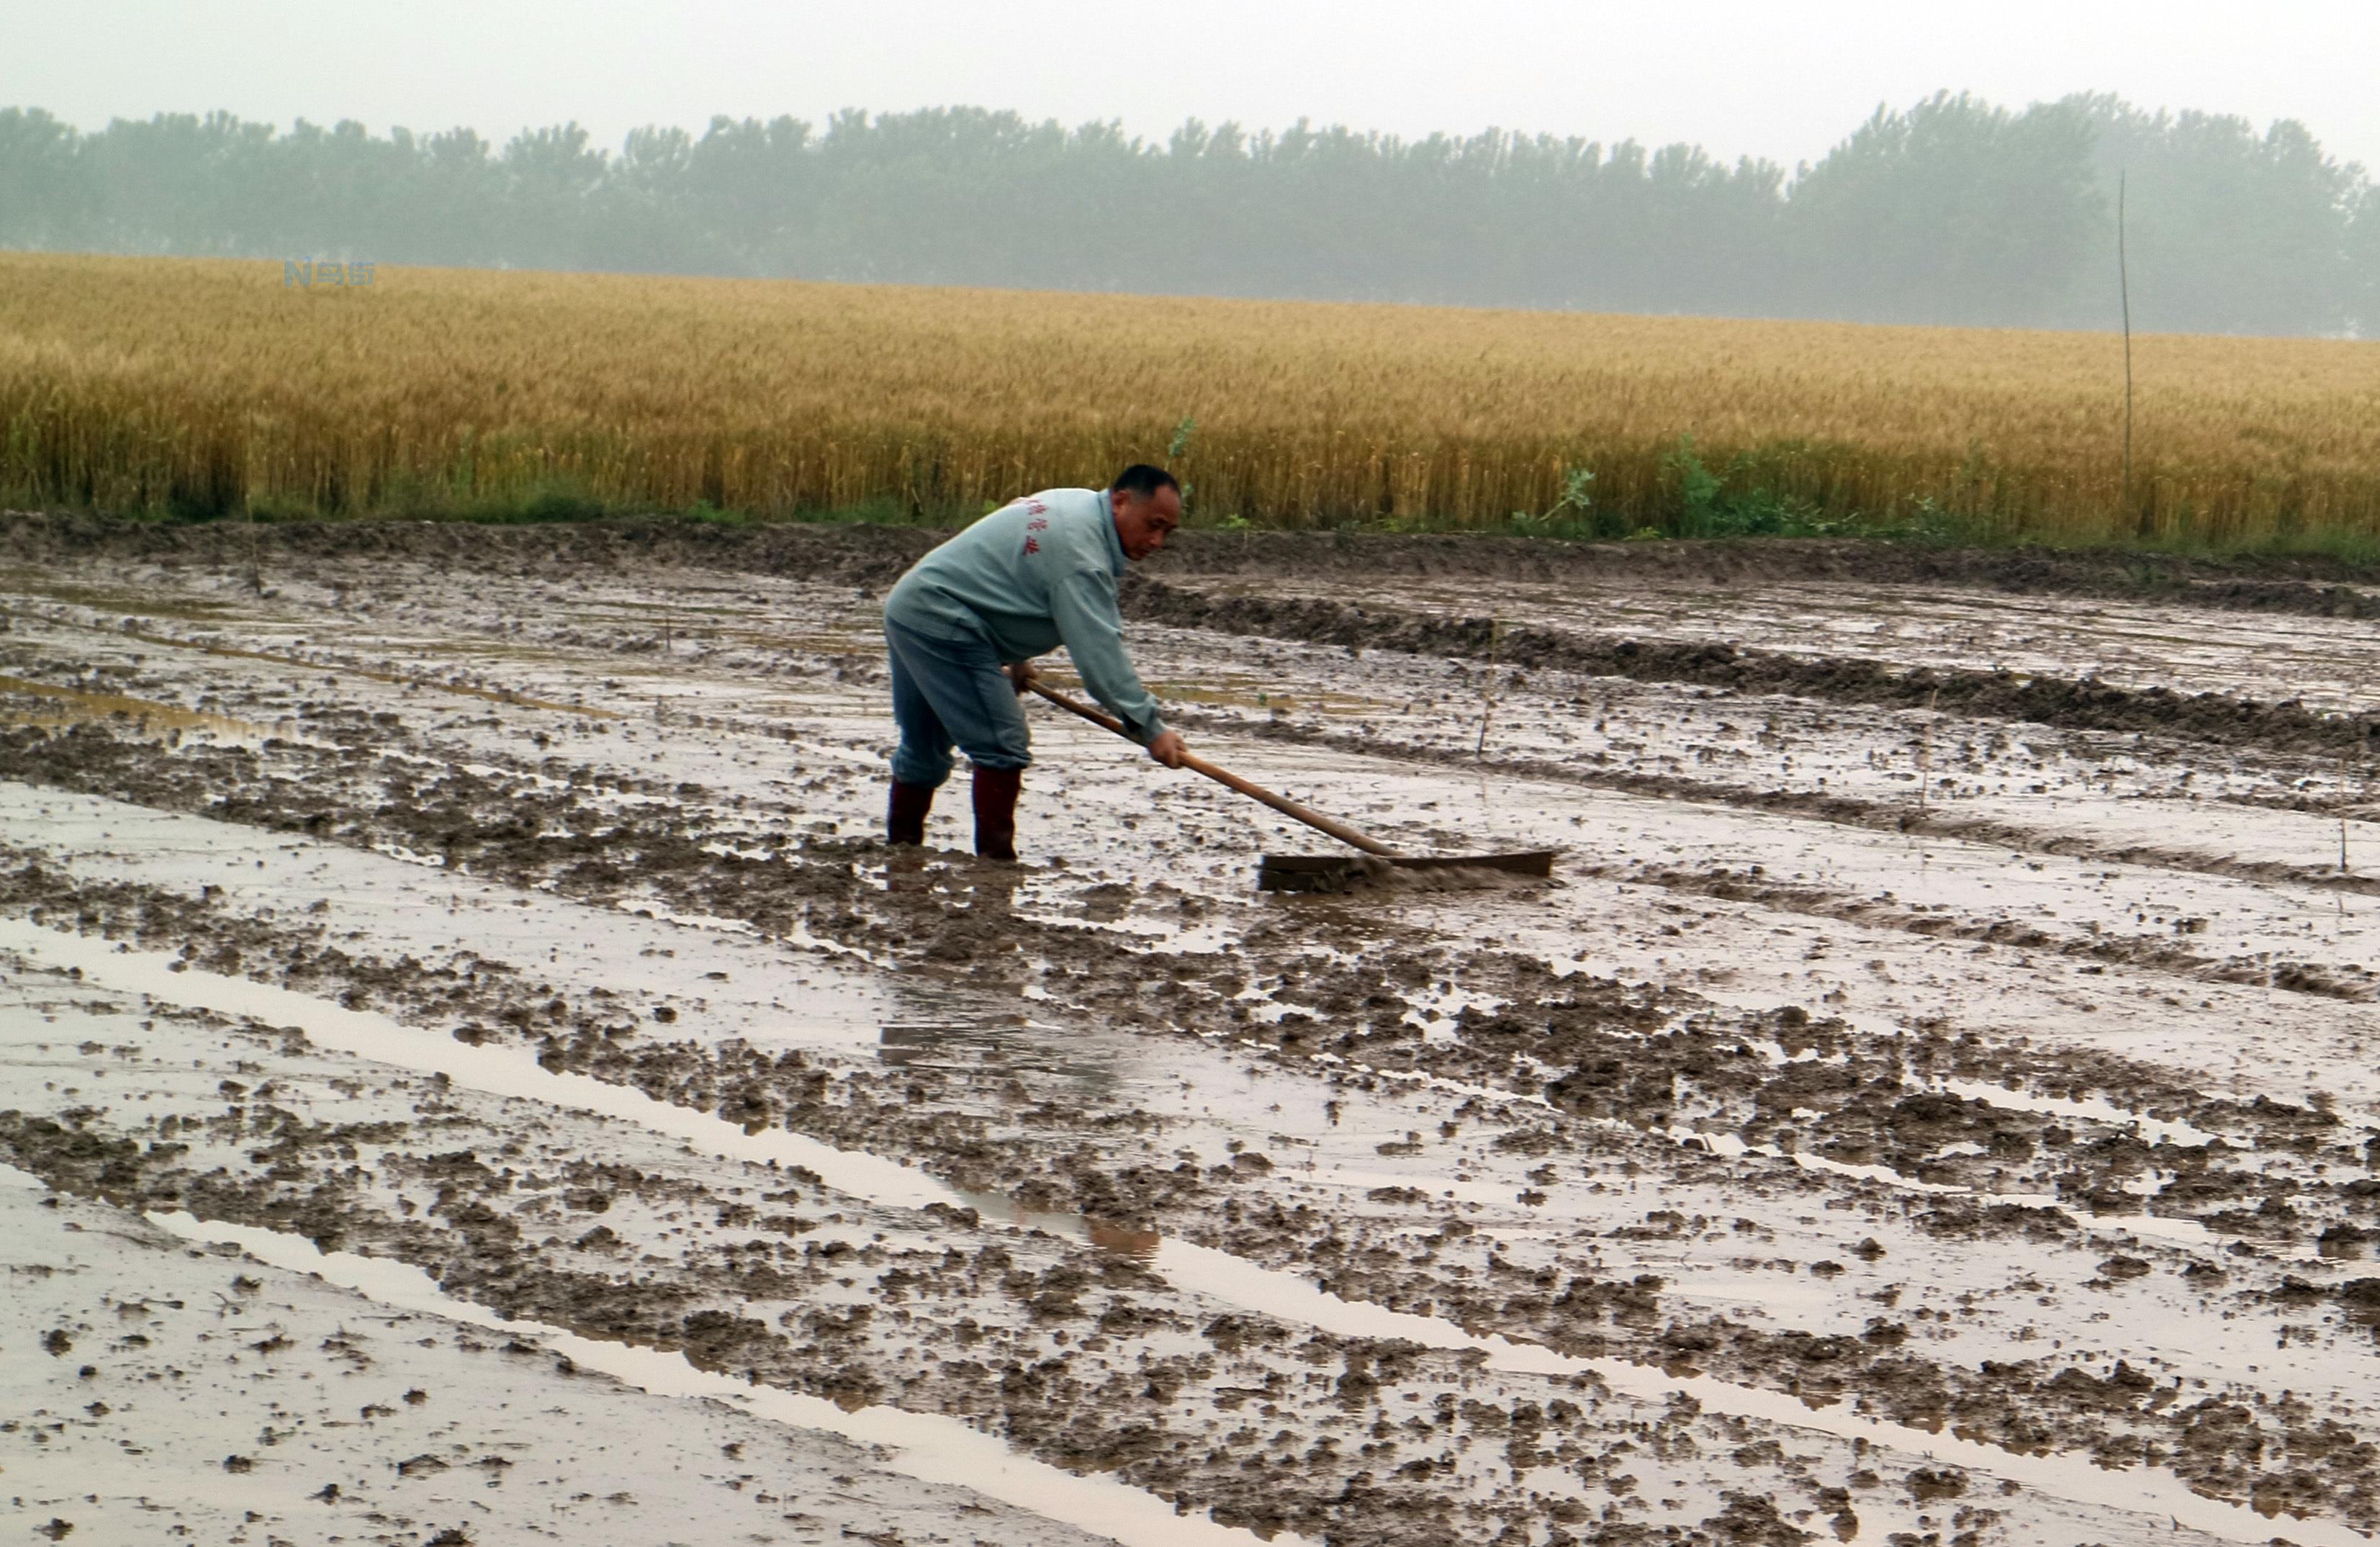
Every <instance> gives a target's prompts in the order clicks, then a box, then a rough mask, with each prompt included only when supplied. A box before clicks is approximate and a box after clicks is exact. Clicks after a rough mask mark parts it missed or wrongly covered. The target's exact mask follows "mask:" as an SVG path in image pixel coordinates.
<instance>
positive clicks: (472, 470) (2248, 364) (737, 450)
mask: <svg viewBox="0 0 2380 1547" xmlns="http://www.w3.org/2000/svg"><path fill="white" fill-rule="evenodd" d="M2133 351H2134V373H2135V379H2136V384H2137V386H2136V391H2137V397H2136V408H2135V415H2136V423H2135V431H2134V442H2133V457H2134V470H2133V474H2132V480H2131V502H2130V505H2129V506H2126V505H2125V504H2124V502H2123V500H2122V498H2121V494H2120V491H2121V489H2122V487H2123V483H2122V467H2121V449H2122V427H2123V407H2122V405H2123V367H2122V352H2121V345H2120V343H2119V340H2118V339H2117V338H2116V337H2114V336H2113V335H2093V334H2054V333H2024V332H1993V331H1969V330H1956V329H1921V328H1877V327H1862V326H1851V325H1839V324H1830V323H1765V322H1738V321H1723V320H1711V319H1697V318H1649V317H1621V316H1601V315H1577V314H1558V313H1544V312H1518V311H1461V310H1451V309H1438V308H1419V307H1396V306H1354V305H1319V304H1312V303H1269V302H1254V301H1233V300H1201V299H1180V298H1147V297H1125V296H1103V295H1054V294H1040V293H1017V292H1000V291H985V290H949V289H917V288H895V287H872V286H841V285H821V284H804V283H795V282H788V281H759V280H718V279H687V278H655V277H642V276H625V275H612V274H528V273H496V272H484V271H465V270H434V269H391V268H386V267H383V268H381V269H379V270H378V272H377V273H376V274H375V275H374V276H373V283H372V284H370V286H346V287H341V286H327V285H323V284H316V285H314V286H311V287H303V286H293V285H290V284H288V283H287V282H286V276H285V273H284V269H283V267H282V265H280V264H278V263H266V262H244V261H230V260H178V259H141V258H116V257H87V256H62V255H49V254H31V253H6V254H0V423H5V425H6V439H5V457H6V460H5V465H0V491H5V493H6V497H7V498H8V499H9V500H10V501H11V502H12V503H16V504H27V503H30V504H37V505H44V506H67V507H76V508H90V509H97V510H101V511H106V512H134V511H141V512H164V511H182V512H186V513H188V512H201V513H204V512H216V513H221V512H230V511H237V510H241V509H245V508H251V507H253V508H256V509H260V510H262V511H265V512H266V513H268V514H273V513H283V512H297V511H319V512H321V513H323V514H342V513H363V512H389V513H399V514H401V513H408V512H410V513H417V514H439V513H443V512H451V511H457V510H465V509H469V508H472V507H473V506H475V504H476V505H480V506H485V505H488V504H490V503H491V502H501V501H503V500H504V499H507V498H517V497H519V496H520V495H522V494H523V493H525V492H529V491H554V490H566V491H571V492H574V493H581V494H584V495H586V496H589V497H591V498H593V499H595V500H599V501H601V502H603V503H604V504H606V505H610V506H641V507H649V508H660V509H684V508H689V507H692V506H696V505H697V504H698V502H707V503H708V504H709V505H710V506H713V507H716V508H719V509H722V510H734V511H744V512H749V513H753V514H759V515H775V514H790V513H797V512H823V511H831V510H851V509H854V508H856V507H867V506H875V507H877V508H880V509H881V508H887V507H889V506H890V502H894V501H897V502H899V503H900V505H901V506H905V507H906V508H908V509H909V510H911V511H914V512H917V513H920V514H925V515H929V516H935V515H949V514H954V513H967V512H971V511H973V510H975V509H979V508H981V507H982V505H983V503H984V502H987V501H997V500H1002V499H1005V498H1007V497H1008V496H1010V495H1013V494H1014V493H1020V492H1023V491H1026V490H1029V489H1032V488H1036V487H1043V486H1049V485H1054V484H1065V483H1080V482H1094V483H1095V482H1097V481H1099V480H1101V479H1102V478H1103V477H1104V476H1105V475H1106V474H1108V473H1110V472H1111V471H1113V469H1115V468H1117V467H1118V466H1120V465H1122V464H1123V463H1124V462H1127V461H1131V460H1136V459H1142V460H1157V459H1161V458H1162V457H1164V456H1165V454H1166V452H1167V449H1168V445H1169V441H1170V440H1171V439H1172V436H1173V435H1174V433H1175V431H1176V427H1177V426H1178V425H1179V424H1180V423H1181V421H1182V420H1184V419H1189V420H1195V421H1196V429H1195V431H1194V432H1192V434H1191V435H1190V437H1189V444H1188V445H1187V448H1186V450H1184V453H1183V454H1182V455H1181V456H1179V457H1176V458H1175V459H1174V468H1175V470H1176V471H1177V472H1178V473H1180V474H1181V475H1182V476H1183V477H1184V479H1186V480H1187V481H1189V482H1190V483H1191V486H1192V489H1193V492H1194V498H1193V502H1192V503H1193V509H1194V516H1195V517H1196V518H1202V519H1208V520H1221V519H1226V518H1231V517H1234V516H1236V517H1241V518H1246V519H1250V520H1255V521H1263V522H1278V523H1284V524H1299V523H1308V522H1349V521H1365V522H1374V523H1389V524H1399V525H1413V526H1437V525H1454V526H1461V525H1483V524H1491V523H1501V522H1504V521H1506V520H1508V519H1509V518H1511V517H1512V513H1513V512H1515V511H1530V512H1542V511H1544V510H1546V509H1548V507H1549V506H1553V505H1554V504H1555V502H1556V501H1557V500H1558V499H1559V498H1560V493H1561V491H1562V490H1563V488H1564V486H1565V484H1564V473H1565V470H1566V469H1589V470H1591V471H1592V472H1593V473H1594V475H1595V479H1594V482H1593V485H1592V487H1593V491H1594V500H1595V504H1596V507H1597V510H1598V512H1601V513H1603V515H1604V517H1605V518H1606V519H1620V520H1621V522H1622V524H1623V525H1625V526H1629V527H1633V526H1634V525H1636V524H1638V523H1640V522H1641V523H1650V524H1658V521H1659V519H1660V518H1661V517H1662V515H1663V513H1664V512H1665V511H1670V510H1672V509H1673V508H1674V507H1675V506H1677V504H1678V501H1679V498H1680V493H1679V490H1678V488H1677V484H1678V481H1679V480H1678V474H1677V469H1676V468H1675V467H1674V466H1673V465H1667V464H1665V458H1667V457H1668V456H1669V454H1670V453H1671V452H1672V451H1673V450H1674V449H1675V448H1676V447H1677V445H1678V444H1679V440H1680V437H1681V436H1686V435H1691V436H1692V437H1693V442H1694V449H1695V451H1696V454H1697V455H1698V456H1699V457H1701V458H1702V460H1703V461H1704V463H1705V464H1706V466H1708V467H1709V468H1710V469H1712V470H1714V471H1716V472H1726V471H1728V470H1729V469H1730V468H1732V469H1734V471H1733V480H1734V481H1735V482H1737V483H1740V484H1743V485H1747V486H1750V485H1758V486H1760V487H1763V488H1765V489H1767V490H1768V491H1770V492H1771V493H1776V494H1779V495H1782V496H1787V497H1790V498H1791V499H1792V500H1794V501H1796V502H1799V503H1800V506H1801V507H1802V508H1803V509H1805V510H1808V511H1812V512H1816V513H1820V514H1822V515H1825V516H1829V517H1838V518H1840V517H1846V516H1851V517H1864V518H1886V517H1890V516H1892V515H1893V514H1895V513H1905V512H1907V511H1908V510H1910V509H1912V508H1913V507H1915V506H1916V505H1917V502H1919V501H1921V500H1931V501H1933V502H1934V506H1933V508H1937V509H1943V510H1948V511H1951V512H1954V513H1956V515H1957V516H1959V517H1960V518H1964V519H1967V520H1969V521H1971V522H1973V523H1974V524H1975V525H1976V526H1978V527H1979V528H1982V529H1985V530H1998V531H2001V532H2006V533H2010V534H2019V533H2022V534H2030V535H2036V536H2044V537H2052V538H2058V539H2066V540H2076V541H2087V540H2093V539H2101V538H2118V539H2127V538H2142V537H2151V538H2171V537H2189V538H2193V539H2198V540H2204V541H2212V542H2238V541H2257V540H2263V539H2270V538H2272V537H2275V536H2283V537H2286V536H2289V535H2291V534H2307V535H2311V534H2314V533H2319V532H2325V531H2331V532H2338V531H2346V532H2357V533H2366V534H2368V533H2374V532H2380V344H2374V343H2362V342H2342V341H2326V340H2276V339H2244V338H2212V337H2185V336H2142V337H2138V338H2136V339H2135V340H2134V342H2133ZM1739 458H1740V459H1741V460H1739Z"/></svg>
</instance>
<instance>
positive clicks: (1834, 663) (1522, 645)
mask: <svg viewBox="0 0 2380 1547" xmlns="http://www.w3.org/2000/svg"><path fill="white" fill-rule="evenodd" d="M1125 611H1126V612H1127V613H1128V614H1130V615H1133V616H1135V617H1138V618H1140V619H1143V620H1145V621H1147V622H1153V623H1163V624H1168V625H1171V626H1172V627H1180V628H1211V629H1215V630H1218V631H1220V632H1223V633H1229V634H1245V635H1256V636H1261V637H1263V638H1266V639H1275V640H1303V641H1305V642H1306V643H1310V644H1328V645H1339V646H1342V647H1345V648H1348V649H1352V650H1393V651H1400V652H1404V653H1407V654H1413V655H1438V656H1452V657H1459V658H1463V659H1468V660H1475V661H1486V660H1489V659H1494V660H1497V661H1500V662H1501V663H1503V664H1506V665H1510V666H1518V667H1523V668H1529V669H1547V670H1553V671H1566V672H1576V673H1579V674H1581V675H1582V676H1619V677H1627V678H1630V679H1632V680H1634V681H1638V682H1675V683H1686V684H1691V685H1693V686H1695V687H1703V688H1725V689H1727V690H1728V691H1730V692H1737V693H1790V694H1792V695H1794V696H1796V697H1801V698H1813V699H1823V700H1828V702H1833V703H1853V704H1867V705H1876V706H1880V707H1885V708H1894V709H1929V708H1930V709H1939V710H1942V711H1945V712H1948V713H1954V714H1963V715H1970V716H1973V717H1976V718H1983V719H1998V720H2022V721H2029V722H2032V723H2034V724H2037V725H2054V726H2057V727H2058V728H2059V729H2061V730H2092V731H2114V732H2119V733H2124V734H2135V735H2140V734H2145V735H2155V736H2169V737H2184V738H2187V739H2190V740H2193V741H2206V742H2214V743H2216V744H2218V745H2225V746H2233V745H2254V746H2262V747H2267V748H2270V749H2274V750H2277V751H2287V752H2328V753H2344V752H2356V753H2360V752H2361V751H2362V749H2364V748H2366V747H2367V746H2369V745H2370V744H2371V743H2372V742H2373V741H2374V739H2375V738H2380V720H2372V719H2364V718H2360V717H2353V716H2347V715H2337V714H2324V713H2318V712H2316V711H2313V710H2310V709H2308V708H2306V707H2305V706H2304V705H2302V704H2301V703H2298V702H2296V701H2294V700H2292V701H2289V702H2284V703H2271V704H2268V703H2261V702H2258V701H2257V700H2253V699H2243V698H2235V697H2232V696H2230V695H2228V694H2224V693H2191V694H2182V693H2176V692H2174V691H2172V690H2171V689H2170V688H2119V687H2115V686H2112V685H2110V684H2107V683H2104V682H2099V681H2096V680H2094V679H2092V678H2089V677H2084V678H2082V679H2079V680H2078V679H2074V678H2070V677H2055V676H2018V675H2017V674H2016V673H2013V672H2007V671H1991V672H1977V671H1943V670H1936V669H1934V668H1932V667H1926V666H1919V667H1914V668H1906V667H1900V666H1894V665H1891V664H1887V663H1885V662H1882V661H1876V660H1872V659H1869V658H1866V657H1837V656H1825V655H1817V656H1800V655H1787V654H1783V653H1780V652H1775V651H1763V650H1745V649H1743V648H1741V647H1739V646H1736V645H1731V644H1723V643H1708V642H1703V641H1689V640H1631V639H1621V638H1619V637H1616V636H1609V635H1589V634H1573V633H1567V632H1564V631H1561V630H1559V629H1549V628H1530V627H1512V628H1505V627H1499V626H1498V625H1497V624H1496V623H1495V621H1494V620H1492V619H1490V618H1486V617H1467V618H1451V617H1431V616H1422V615H1411V614H1406V613H1400V612H1393V611H1388V610H1384V609H1381V608H1378V607H1359V606H1355V605H1353V604H1351V603H1343V602H1328V601H1321V600H1318V599H1312V598H1296V597H1292V598H1272V597H1263V596H1223V595H1215V594H1210V593H1208V592H1206V591H1190V590H1186V589H1184V588H1182V587H1179V586H1169V585H1167V584H1165V583H1164V582H1162V581H1158V580H1149V579H1139V578H1136V577H1135V579H1133V580H1132V581H1130V582H1128V584H1127V588H1126V596H1125Z"/></svg>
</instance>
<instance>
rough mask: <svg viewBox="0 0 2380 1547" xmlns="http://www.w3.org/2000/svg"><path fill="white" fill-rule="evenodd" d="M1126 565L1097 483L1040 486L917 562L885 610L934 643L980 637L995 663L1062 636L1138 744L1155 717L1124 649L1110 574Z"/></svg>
mask: <svg viewBox="0 0 2380 1547" xmlns="http://www.w3.org/2000/svg"><path fill="white" fill-rule="evenodd" d="M1129 562H1130V561H1129V560H1127V559H1126V558H1125V557H1124V552H1123V540H1122V539H1120V538H1119V537H1117V536H1116V530H1115V517H1114V515H1113V514H1112V512H1111V507H1110V505H1109V500H1108V493H1107V491H1106V490H1103V489H1045V490H1043V491H1042V492H1041V493H1038V494H1027V495H1026V497H1025V498H1023V499H1021V500H1017V501H1016V502H1014V504H1011V505H1007V506H1002V507H1001V508H1000V509H998V510H995V511H993V512H992V513H991V514H990V515H989V516H986V517H985V518H983V519H981V520H979V521H977V522H976V523H975V525H973V526H971V527H969V528H967V529H966V530H965V531H963V532H961V533H959V534H958V535H957V536H956V537H953V538H952V539H951V540H950V541H949V542H945V543H943V544H942V545H941V547H939V548H936V549H935V550H934V551H933V552H931V553H929V554H927V555H926V556H925V557H924V558H921V559H919V560H918V561H917V564H916V565H915V566H913V567H912V568H911V569H910V571H909V572H908V573H907V574H906V575H904V576H902V577H901V580H900V583H899V584H897V585H895V586H894V587H893V588H892V594H891V595H889V596H887V597H886V598H885V599H884V616H885V617H886V619H887V620H888V621H891V622H893V623H897V624H899V625H901V626H902V627H905V628H908V629H911V630H914V631H915V632H917V633H920V634H926V635H930V636H932V637H934V638H937V639H944V640H963V639H966V638H969V637H974V638H978V639H982V640H986V641H988V642H989V643H990V645H991V648H992V649H993V651H994V652H997V653H998V654H999V656H1000V658H1001V660H1002V661H1003V662H1013V661H1026V660H1030V659H1031V658H1032V657H1034V656H1036V655H1040V654H1043V653H1045V652H1049V651H1052V650H1055V649H1057V648H1058V647H1059V646H1060V645H1061V644H1062V645H1064V646H1065V647H1066V653H1067V654H1069V655H1071V656H1073V657H1074V661H1075V670H1076V671H1077V672H1080V673H1081V674H1082V677H1083V684H1084V686H1086V687H1087V688H1090V690H1091V696H1092V697H1093V698H1095V699H1097V700H1099V702H1101V703H1103V704H1105V705H1107V706H1108V708H1109V709H1110V710H1111V711H1113V712H1114V713H1115V716H1116V718H1118V719H1120V720H1122V721H1123V723H1124V725H1125V728H1127V729H1128V730H1130V731H1131V732H1132V734H1133V738H1134V739H1135V740H1136V741H1139V742H1141V743H1142V744H1143V745H1147V743H1148V742H1151V741H1154V740H1155V739H1157V737H1160V736H1162V735H1163V734H1164V733H1165V722H1164V721H1162V720H1160V719H1159V718H1158V715H1157V700H1155V699H1153V698H1151V697H1150V696H1149V693H1148V689H1147V688H1145V687H1143V686H1141V681H1140V676H1139V675H1138V674H1137V673H1135V671H1134V670H1133V669H1132V662H1131V660H1130V659H1129V658H1127V657H1126V656H1125V654H1124V650H1123V614H1122V613H1120V612H1118V611H1117V610H1116V580H1117V579H1118V578H1119V577H1120V576H1122V575H1123V572H1124V567H1125V566H1126V565H1127V564H1128V563H1129Z"/></svg>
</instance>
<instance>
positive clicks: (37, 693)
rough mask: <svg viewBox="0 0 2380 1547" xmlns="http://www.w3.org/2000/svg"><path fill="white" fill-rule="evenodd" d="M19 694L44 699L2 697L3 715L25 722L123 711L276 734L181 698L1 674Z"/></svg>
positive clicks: (222, 731)
mask: <svg viewBox="0 0 2380 1547" xmlns="http://www.w3.org/2000/svg"><path fill="white" fill-rule="evenodd" d="M10 695H15V696H18V697H22V698H30V699H35V700H40V702H41V707H40V708H38V709H33V710H30V711H27V710H22V709H18V708H16V707H14V706H11V705H9V704H7V703H6V702H5V701H0V721H5V722H6V723H9V724H13V725H84V724H88V723H90V722H91V721H94V720H112V719H115V718H118V717H121V718H124V719H128V720H132V721H136V722H138V723H140V724H141V725H157V726H161V727H163V728H164V729H167V730H177V731H207V732H210V733H212V734H213V735H216V736H222V737H235V738H239V739H245V740H255V739H259V738H261V737H267V736H270V735H272V734H273V732H272V731H271V729H270V728H268V727H266V726H264V725H257V724H254V723H253V722H251V721H248V720H242V719H237V718H236V717H234V716H232V715H228V714H213V713H206V712H205V711H202V710H195V709H184V708H182V707H181V706H180V705H179V704H170V703H158V702H156V701H154V700H150V699H135V698H127V697H125V696H124V695H123V694H120V693H94V692H91V691H89V690H87V689H85V688H59V687H55V686H53V685H52V684H49V683H46V682H30V681H28V680H27V679H25V678H24V677H21V676H0V700H6V698H7V697H8V696H10Z"/></svg>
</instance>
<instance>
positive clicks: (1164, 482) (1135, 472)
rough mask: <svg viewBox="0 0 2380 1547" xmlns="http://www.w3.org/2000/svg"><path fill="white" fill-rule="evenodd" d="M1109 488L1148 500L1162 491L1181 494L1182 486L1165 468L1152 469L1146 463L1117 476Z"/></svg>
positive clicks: (1137, 464)
mask: <svg viewBox="0 0 2380 1547" xmlns="http://www.w3.org/2000/svg"><path fill="white" fill-rule="evenodd" d="M1108 487H1109V488H1111V489H1121V490H1123V492H1124V493H1127V494H1138V495H1139V496H1140V497H1141V498H1142V499H1147V498H1148V496H1149V495H1151V494H1154V493H1157V492H1158V491H1159V490H1160V489H1172V490H1173V491H1175V492H1176V493H1179V492H1180V491H1181V488H1182V485H1181V484H1179V483H1177V482H1175V481H1173V475H1172V473H1170V472H1167V471H1166V470H1165V469H1163V468H1152V467H1150V466H1149V465H1148V464H1147V463H1146V462H1135V463H1134V464H1133V465H1132V466H1131V467H1128V468H1126V469H1124V470H1123V471H1122V472H1120V473H1118V474H1116V475H1115V481H1114V482H1113V483H1111V484H1109V485H1108Z"/></svg>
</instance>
